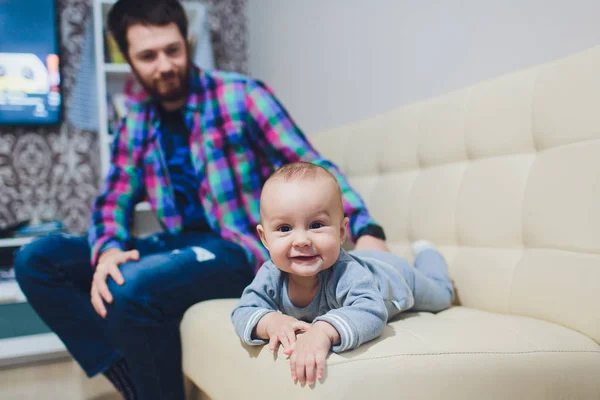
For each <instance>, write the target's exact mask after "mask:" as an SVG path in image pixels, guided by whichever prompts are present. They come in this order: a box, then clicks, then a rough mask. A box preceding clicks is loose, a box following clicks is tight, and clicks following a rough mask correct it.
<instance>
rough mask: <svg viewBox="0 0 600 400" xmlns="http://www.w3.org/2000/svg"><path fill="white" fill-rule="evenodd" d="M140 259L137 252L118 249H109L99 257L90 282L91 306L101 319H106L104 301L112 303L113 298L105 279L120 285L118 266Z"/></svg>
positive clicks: (121, 276) (121, 282)
mask: <svg viewBox="0 0 600 400" xmlns="http://www.w3.org/2000/svg"><path fill="white" fill-rule="evenodd" d="M139 259H140V253H139V252H138V251H137V250H130V251H122V250H120V249H109V250H106V251H105V252H104V253H102V254H101V255H100V258H99V259H98V265H97V266H96V272H95V273H94V279H93V280H92V289H91V290H90V295H91V297H92V305H93V306H94V310H96V312H97V313H98V315H100V316H101V317H102V318H106V307H104V302H103V300H104V301H106V302H107V303H112V301H113V297H112V294H110V291H109V290H108V286H107V285H106V278H107V277H108V275H110V276H111V277H112V278H113V279H114V281H115V282H116V283H118V284H119V285H122V284H123V283H125V280H124V279H123V275H122V274H121V271H120V270H119V265H121V264H123V263H125V262H127V261H137V260H139Z"/></svg>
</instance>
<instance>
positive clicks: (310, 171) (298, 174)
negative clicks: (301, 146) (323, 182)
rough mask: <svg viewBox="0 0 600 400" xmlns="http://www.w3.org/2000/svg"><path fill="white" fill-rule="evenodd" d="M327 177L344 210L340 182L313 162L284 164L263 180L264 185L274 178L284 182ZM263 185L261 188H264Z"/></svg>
mask: <svg viewBox="0 0 600 400" xmlns="http://www.w3.org/2000/svg"><path fill="white" fill-rule="evenodd" d="M319 177H321V178H322V177H324V178H329V179H331V181H332V182H333V183H334V184H335V187H336V190H337V193H338V194H339V199H340V207H341V209H342V213H343V212H344V206H343V203H342V189H341V188H340V184H339V182H338V181H337V179H336V177H335V176H334V175H333V174H332V173H331V172H329V171H328V170H327V169H326V168H324V167H322V166H320V165H317V164H313V163H310V162H306V161H297V162H293V163H289V164H285V165H284V166H282V167H281V168H279V169H278V170H277V171H275V172H273V174H271V176H270V177H269V178H268V179H267V181H266V182H265V185H264V186H266V185H267V184H268V183H269V182H270V181H273V180H276V179H283V180H284V181H285V182H287V181H291V180H294V179H314V178H319ZM264 186H263V188H264ZM261 209H262V195H261Z"/></svg>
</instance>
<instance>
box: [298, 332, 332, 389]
mask: <svg viewBox="0 0 600 400" xmlns="http://www.w3.org/2000/svg"><path fill="white" fill-rule="evenodd" d="M336 342H339V334H338V332H337V330H336V329H335V328H334V327H333V326H332V325H331V324H329V323H327V322H325V321H317V322H315V323H314V324H313V325H312V326H311V327H310V329H308V331H307V332H306V333H305V334H303V335H299V336H298V339H297V341H296V349H295V350H294V353H293V354H292V356H291V357H290V368H291V370H292V379H293V380H294V383H296V382H298V381H300V383H301V384H302V385H303V384H304V383H305V382H308V384H309V385H312V384H314V383H315V372H316V376H317V379H323V375H324V373H325V358H326V357H327V354H329V350H330V349H331V345H332V344H335V343H336Z"/></svg>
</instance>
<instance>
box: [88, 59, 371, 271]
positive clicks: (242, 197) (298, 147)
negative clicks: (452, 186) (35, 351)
mask: <svg viewBox="0 0 600 400" xmlns="http://www.w3.org/2000/svg"><path fill="white" fill-rule="evenodd" d="M185 119H186V123H187V124H188V126H190V131H191V135H190V148H191V156H192V162H193V165H194V167H195V168H196V170H197V175H198V176H199V177H202V181H201V182H200V187H199V193H198V195H199V197H200V199H201V202H202V205H203V206H204V210H205V212H206V218H207V220H208V223H209V225H210V227H211V228H212V229H213V230H214V231H215V232H216V233H218V234H219V235H220V236H221V237H223V238H224V239H226V240H229V241H232V242H235V243H237V244H239V245H240V246H242V248H243V249H244V250H245V251H246V254H247V256H248V259H249V260H250V262H252V263H254V264H255V265H256V268H257V269H258V267H259V266H260V265H261V264H262V263H263V262H264V261H265V260H266V259H268V258H269V256H268V252H267V250H266V249H265V248H264V247H263V245H262V244H261V242H260V240H259V238H258V235H257V233H256V229H255V227H256V225H257V224H258V223H259V220H260V213H259V199H260V191H261V188H262V185H263V184H264V182H265V181H266V179H267V178H268V177H269V176H270V175H271V173H273V172H274V171H275V170H276V169H277V168H279V167H281V166H282V165H284V164H287V163H291V162H295V161H309V162H313V163H315V164H318V165H321V166H323V167H325V168H327V169H328V170H329V171H331V172H332V173H333V174H334V175H335V176H336V178H337V179H338V181H339V183H340V186H341V189H342V193H343V198H344V211H345V213H346V215H347V216H349V217H350V237H351V239H353V238H354V237H356V234H357V233H358V232H359V231H360V230H361V229H362V228H364V227H366V226H367V225H371V224H375V222H374V221H373V220H372V219H371V217H370V216H369V213H368V211H367V209H366V207H365V205H364V203H363V201H362V199H361V198H360V196H359V195H358V194H357V193H356V192H355V191H354V190H353V189H352V188H351V187H350V185H349V183H348V181H347V180H346V178H345V177H344V176H343V175H342V174H341V172H340V171H339V170H338V168H337V167H336V166H335V165H334V164H333V163H331V162H330V161H327V160H325V159H323V158H322V157H321V156H320V155H319V154H318V153H317V151H316V150H315V149H314V148H313V147H312V146H311V145H310V143H309V142H308V140H307V139H306V137H305V136H304V134H303V133H302V132H301V131H300V129H298V127H297V126H296V125H295V124H294V122H293V121H292V119H291V117H290V116H289V115H288V113H287V112H286V110H285V109H284V108H283V106H282V105H281V104H280V103H279V101H278V100H277V99H276V97H275V95H274V94H273V92H272V91H271V89H270V88H269V87H267V86H266V85H264V84H263V83H261V82H259V81H256V80H252V79H250V78H248V77H245V76H243V75H239V74H234V73H226V72H210V73H209V72H207V71H203V70H199V69H197V68H192V73H191V88H190V95H189V98H188V102H187V105H186V108H185ZM158 137H160V120H159V116H158V114H157V110H156V108H155V106H154V105H153V103H152V102H151V100H150V98H149V97H148V96H146V95H142V96H140V97H139V98H137V99H136V101H135V102H132V104H131V105H130V107H129V112H128V114H127V117H126V118H125V119H124V120H123V123H122V125H121V127H120V128H119V130H118V132H116V135H115V138H114V142H113V146H112V151H111V166H110V169H109V172H108V176H107V179H106V183H105V185H104V188H103V190H102V192H101V194H100V195H99V196H98V198H97V199H96V201H95V203H94V207H93V210H92V223H91V226H90V230H89V235H88V238H89V242H90V245H91V247H92V265H93V266H95V265H96V263H97V260H98V256H99V255H100V252H101V251H103V250H104V249H106V248H107V246H109V247H119V248H121V249H123V250H126V249H131V248H133V242H132V237H131V235H130V232H129V228H130V224H131V221H132V218H133V211H134V207H135V204H136V203H138V202H139V201H142V200H143V199H147V201H149V202H150V205H151V208H152V210H153V211H154V212H155V213H156V216H157V218H158V220H159V222H160V223H161V225H162V226H163V228H164V229H165V230H167V231H169V232H172V233H176V232H179V231H180V230H181V229H182V219H181V216H180V215H179V213H178V211H177V207H176V204H175V200H174V194H173V189H172V187H171V184H170V182H169V175H168V172H167V167H166V164H165V160H164V156H163V152H162V150H161V148H160V144H159V140H158Z"/></svg>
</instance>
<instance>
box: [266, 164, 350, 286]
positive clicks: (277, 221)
mask: <svg viewBox="0 0 600 400" xmlns="http://www.w3.org/2000/svg"><path fill="white" fill-rule="evenodd" d="M339 196H340V195H339V190H338V189H337V186H336V185H335V183H334V182H333V181H332V180H331V179H329V178H327V177H318V176H317V177H314V178H304V179H292V180H290V181H285V180H284V179H276V180H274V181H271V182H269V184H268V185H266V186H265V188H264V189H263V193H262V198H261V202H262V204H261V209H262V224H261V225H259V226H258V228H257V229H258V232H259V234H260V236H261V240H262V241H263V243H264V245H265V246H266V247H267V249H268V250H269V253H270V254H271V259H272V260H273V262H274V263H275V265H276V266H277V268H279V269H280V270H282V271H284V272H287V273H290V274H293V275H297V276H303V277H308V276H314V275H316V274H318V273H319V272H320V271H322V270H324V269H327V268H330V267H331V266H332V265H333V264H334V263H335V261H336V260H337V258H338V256H339V254H340V247H341V245H342V243H343V242H344V239H345V238H346V228H347V224H348V218H344V215H343V210H342V208H341V202H340V197H339Z"/></svg>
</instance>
